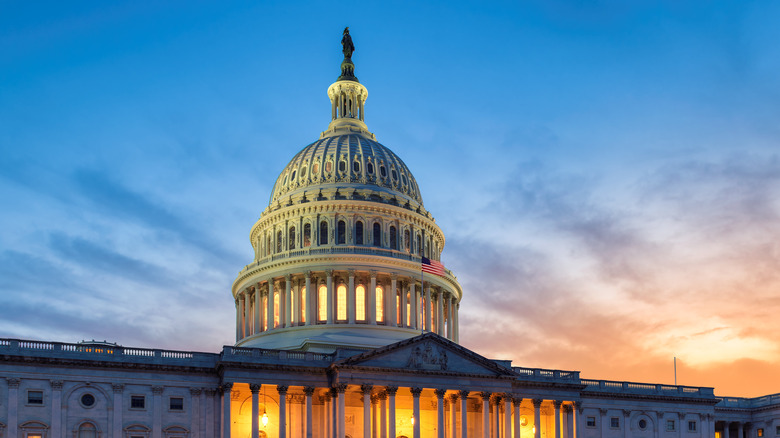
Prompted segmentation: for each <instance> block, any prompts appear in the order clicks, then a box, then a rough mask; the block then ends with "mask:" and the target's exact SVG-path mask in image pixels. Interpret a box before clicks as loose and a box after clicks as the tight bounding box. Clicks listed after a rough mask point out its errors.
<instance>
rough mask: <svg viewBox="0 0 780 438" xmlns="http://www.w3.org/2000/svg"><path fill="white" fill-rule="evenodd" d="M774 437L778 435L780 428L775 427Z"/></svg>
mask: <svg viewBox="0 0 780 438" xmlns="http://www.w3.org/2000/svg"><path fill="white" fill-rule="evenodd" d="M775 435H780V426H775Z"/></svg>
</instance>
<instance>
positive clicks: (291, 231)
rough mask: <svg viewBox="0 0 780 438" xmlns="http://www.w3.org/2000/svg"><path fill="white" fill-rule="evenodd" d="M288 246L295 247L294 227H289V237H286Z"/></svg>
mask: <svg viewBox="0 0 780 438" xmlns="http://www.w3.org/2000/svg"><path fill="white" fill-rule="evenodd" d="M288 248H289V249H291V250H292V249H295V227H290V238H289V239H288Z"/></svg>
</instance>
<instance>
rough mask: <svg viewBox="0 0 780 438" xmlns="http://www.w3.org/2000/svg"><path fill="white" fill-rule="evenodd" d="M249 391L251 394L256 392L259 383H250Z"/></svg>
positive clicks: (258, 390)
mask: <svg viewBox="0 0 780 438" xmlns="http://www.w3.org/2000/svg"><path fill="white" fill-rule="evenodd" d="M249 391H250V392H251V393H252V394H257V393H258V392H260V385H259V384H257V383H250V384H249Z"/></svg>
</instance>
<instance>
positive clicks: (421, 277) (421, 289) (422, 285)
mask: <svg viewBox="0 0 780 438" xmlns="http://www.w3.org/2000/svg"><path fill="white" fill-rule="evenodd" d="M423 274H425V271H423V269H422V257H420V297H421V298H420V300H417V298H415V300H416V301H417V304H423V303H421V301H422V297H423V296H424V295H423V291H424V290H425V280H424V279H423ZM415 307H417V315H415V316H414V317H415V318H418V322H419V323H420V334H423V333H425V329H424V328H423V324H424V323H425V317H424V316H423V318H422V320H420V307H422V309H423V315H425V306H424V305H422V306H415Z"/></svg>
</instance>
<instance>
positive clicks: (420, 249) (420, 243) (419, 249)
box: [417, 234, 423, 255]
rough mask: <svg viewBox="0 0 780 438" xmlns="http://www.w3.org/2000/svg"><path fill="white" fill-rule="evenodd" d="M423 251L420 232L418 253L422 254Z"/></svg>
mask: <svg viewBox="0 0 780 438" xmlns="http://www.w3.org/2000/svg"><path fill="white" fill-rule="evenodd" d="M422 251H423V248H422V240H421V239H420V235H419V234H418V235H417V253H418V254H420V255H422Z"/></svg>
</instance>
